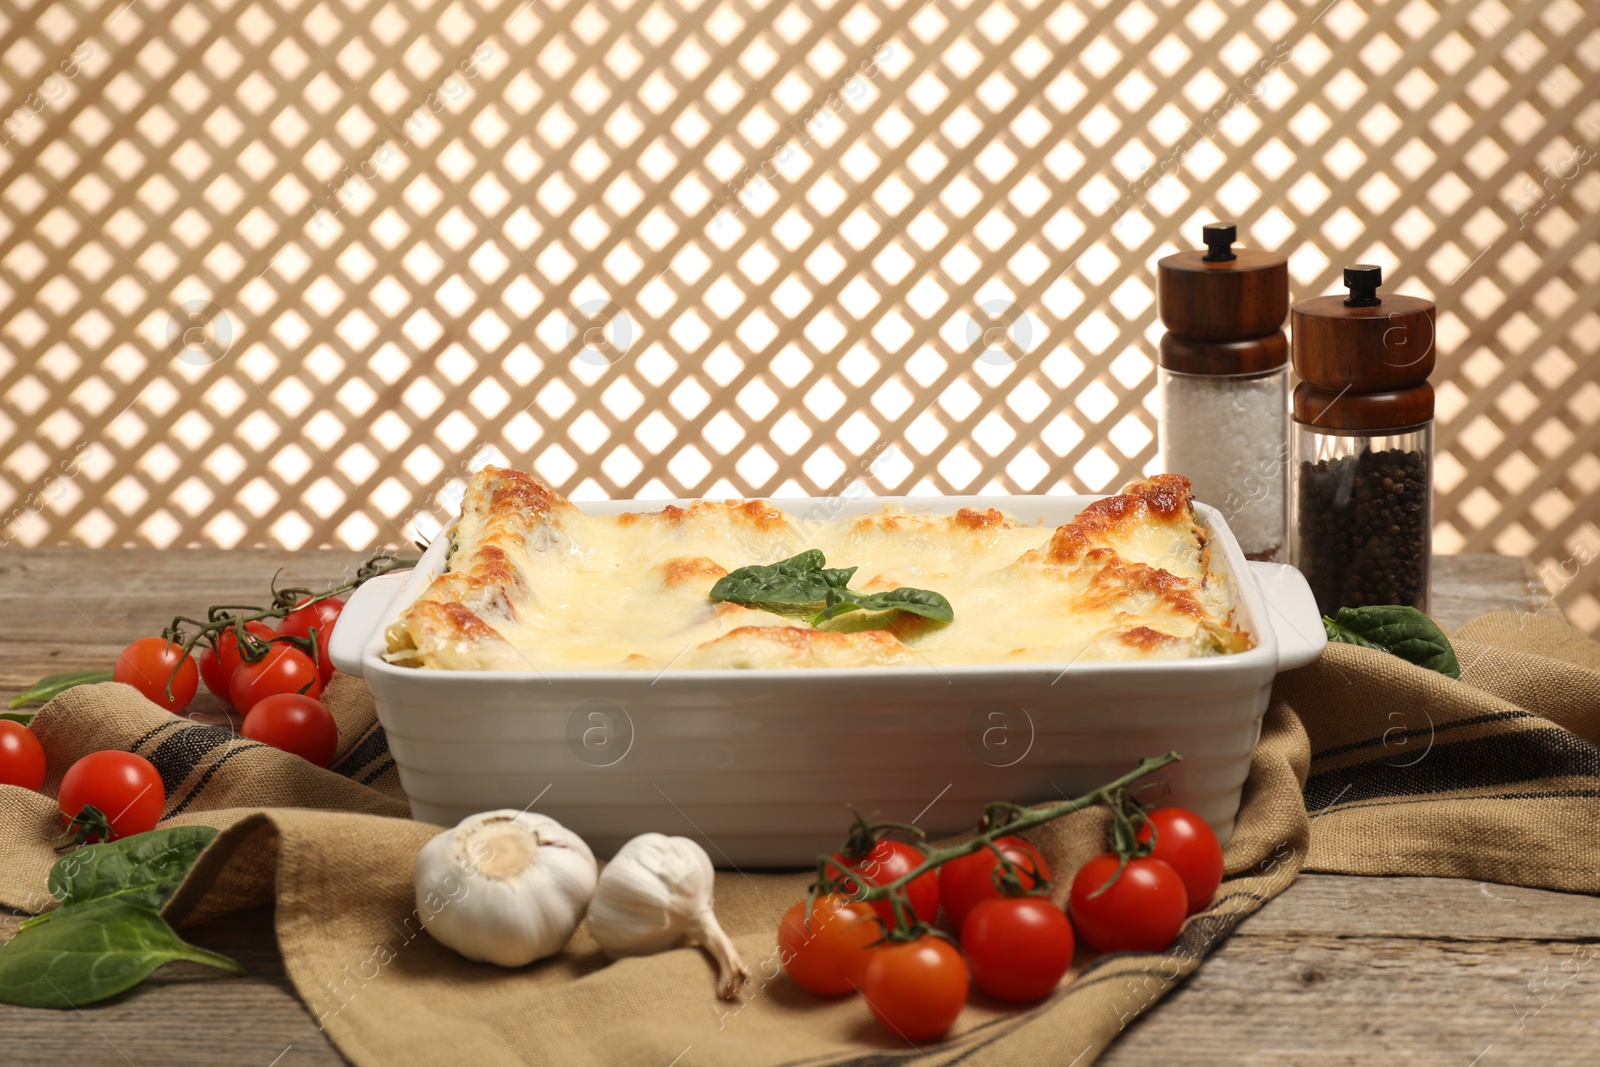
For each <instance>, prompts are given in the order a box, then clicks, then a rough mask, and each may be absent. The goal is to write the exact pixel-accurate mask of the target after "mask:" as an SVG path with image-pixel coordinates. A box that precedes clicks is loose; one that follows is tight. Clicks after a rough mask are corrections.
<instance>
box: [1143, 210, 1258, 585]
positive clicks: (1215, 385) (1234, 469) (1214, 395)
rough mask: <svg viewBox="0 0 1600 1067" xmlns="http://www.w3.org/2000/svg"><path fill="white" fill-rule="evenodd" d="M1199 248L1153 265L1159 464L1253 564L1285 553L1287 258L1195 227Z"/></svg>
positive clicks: (1225, 231) (1217, 226)
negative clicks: (1186, 484) (1218, 517)
mask: <svg viewBox="0 0 1600 1067" xmlns="http://www.w3.org/2000/svg"><path fill="white" fill-rule="evenodd" d="M1202 233H1203V236H1204V239H1205V244H1206V248H1205V251H1203V252H1200V251H1194V252H1179V253H1177V254H1176V255H1171V256H1167V257H1166V258H1164V259H1162V260H1161V262H1160V263H1158V264H1157V265H1156V277H1157V284H1156V294H1157V296H1156V308H1157V312H1158V314H1159V315H1160V316H1161V323H1162V325H1163V326H1165V327H1166V328H1167V333H1166V334H1165V335H1163V336H1162V338H1161V354H1160V370H1159V373H1158V383H1159V384H1158V388H1159V391H1160V395H1161V467H1162V469H1163V470H1165V471H1167V472H1169V473H1172V474H1182V475H1185V476H1186V477H1188V479H1189V481H1190V482H1191V483H1192V484H1193V486H1194V494H1195V497H1196V499H1198V500H1199V501H1201V502H1202V503H1205V504H1210V505H1212V506H1213V507H1215V508H1217V509H1218V510H1219V511H1221V512H1222V515H1223V517H1224V518H1225V519H1226V520H1227V522H1228V526H1229V528H1230V529H1232V530H1233V533H1234V536H1235V537H1236V538H1237V539H1238V541H1239V546H1240V547H1241V548H1243V549H1244V552H1245V555H1247V556H1249V557H1250V558H1251V559H1260V560H1273V559H1277V558H1278V557H1279V555H1280V554H1281V552H1282V550H1283V546H1284V539H1285V536H1286V533H1285V524H1286V514H1287V510H1288V504H1287V497H1288V491H1289V474H1288V439H1289V426H1288V421H1289V418H1288V388H1289V343H1288V340H1287V339H1286V338H1285V337H1284V335H1283V320H1284V317H1285V316H1286V315H1287V314H1288V312H1289V261H1288V260H1287V259H1286V258H1285V257H1283V256H1281V255H1278V254H1276V253H1273V252H1262V251H1259V250H1256V249H1251V248H1238V249H1236V248H1234V247H1233V242H1234V240H1235V239H1236V238H1237V233H1238V231H1237V229H1236V228H1235V227H1234V225H1233V224H1232V223H1222V222H1213V223H1209V224H1207V225H1206V226H1205V227H1203V229H1202Z"/></svg>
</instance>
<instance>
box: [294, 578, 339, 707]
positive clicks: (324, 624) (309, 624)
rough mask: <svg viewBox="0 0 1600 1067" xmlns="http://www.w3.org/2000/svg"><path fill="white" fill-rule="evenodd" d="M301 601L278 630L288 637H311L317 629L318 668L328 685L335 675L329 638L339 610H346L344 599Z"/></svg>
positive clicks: (333, 597)
mask: <svg viewBox="0 0 1600 1067" xmlns="http://www.w3.org/2000/svg"><path fill="white" fill-rule="evenodd" d="M300 603H301V604H303V605H304V606H303V607H297V608H295V609H294V610H293V611H291V612H289V614H288V615H285V616H284V618H283V622H281V623H279V624H278V632H279V633H280V634H283V635H285V636H288V637H310V636H311V630H312V629H313V628H315V629H316V631H317V669H318V670H319V671H320V672H321V674H322V682H323V684H324V685H326V684H327V682H328V679H329V678H332V677H333V660H331V659H329V658H328V639H329V638H330V637H332V636H333V624H334V623H336V622H338V621H339V612H341V611H343V610H344V601H343V600H340V599H339V598H338V597H336V596H331V597H329V598H328V599H326V600H319V601H317V602H316V603H315V604H306V602H305V601H304V600H302V601H301V602H300Z"/></svg>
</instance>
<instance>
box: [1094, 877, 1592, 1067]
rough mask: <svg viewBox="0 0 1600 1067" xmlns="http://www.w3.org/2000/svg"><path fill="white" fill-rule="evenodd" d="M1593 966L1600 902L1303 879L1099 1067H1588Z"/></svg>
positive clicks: (1455, 887) (1432, 884)
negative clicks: (1392, 1066)
mask: <svg viewBox="0 0 1600 1067" xmlns="http://www.w3.org/2000/svg"><path fill="white" fill-rule="evenodd" d="M1422 928H1426V929H1427V930H1428V931H1429V932H1427V933H1420V932H1409V933H1408V932H1403V931H1413V930H1419V929H1422ZM1385 929H1387V930H1388V931H1389V932H1387V933H1374V932H1369V931H1377V930H1385ZM1447 931H1448V932H1447ZM1597 956H1600V901H1597V900H1595V899H1594V898H1590V897H1575V896H1567V895H1564V894H1559V893H1546V892H1541V891H1539V890H1531V889H1510V888H1507V887H1504V886H1482V885H1480V884H1478V883H1473V882H1465V881H1458V880H1454V879H1432V878H1352V877H1345V876H1334V875H1306V876H1304V877H1302V878H1301V879H1300V880H1299V881H1297V882H1296V883H1295V884H1294V885H1293V886H1291V887H1290V888H1289V889H1288V890H1287V891H1286V892H1285V893H1284V894H1283V895H1282V896H1280V897H1278V898H1277V899H1275V900H1273V901H1272V902H1271V903H1270V904H1268V905H1267V906H1266V907H1264V908H1263V909H1262V910H1261V911H1260V912H1259V913H1258V914H1257V915H1255V916H1253V917H1252V918H1251V919H1249V920H1247V921H1246V922H1245V923H1243V924H1242V925H1241V926H1240V928H1239V930H1238V931H1237V932H1236V933H1235V934H1234V936H1233V938H1232V939H1230V940H1229V941H1228V942H1227V943H1225V944H1224V945H1223V946H1222V947H1221V948H1220V949H1218V950H1217V951H1216V952H1214V953H1213V954H1212V956H1211V957H1210V959H1208V960H1207V961H1206V963H1205V965H1204V966H1203V967H1201V968H1200V970H1199V971H1198V972H1196V974H1195V975H1194V976H1193V977H1192V978H1191V979H1190V980H1189V981H1188V982H1187V983H1186V984H1185V985H1184V986H1183V987H1182V988H1180V989H1179V990H1178V991H1177V992H1175V993H1174V994H1173V995H1172V996H1170V997H1168V998H1167V999H1166V1000H1165V1001H1164V1002H1162V1003H1161V1005H1160V1007H1159V1009H1158V1010H1156V1011H1154V1012H1152V1013H1150V1014H1149V1015H1148V1016H1146V1017H1145V1018H1143V1019H1140V1020H1139V1021H1138V1022H1136V1023H1134V1024H1133V1025H1132V1026H1131V1027H1130V1028H1129V1029H1128V1031H1127V1033H1126V1034H1124V1035H1123V1037H1122V1038H1121V1040H1119V1041H1118V1042H1117V1043H1116V1044H1115V1045H1113V1046H1112V1048H1111V1050H1110V1051H1109V1052H1108V1053H1107V1055H1106V1056H1105V1057H1103V1058H1102V1059H1101V1061H1100V1062H1101V1063H1103V1064H1105V1065H1106V1067H1135V1065H1140V1064H1151V1063H1159V1064H1166V1065H1172V1067H1190V1065H1193V1067H1199V1065H1207V1067H1209V1065H1212V1064H1217V1063H1224V1062H1226V1063H1229V1064H1234V1065H1238V1067H1281V1065H1282V1064H1285V1063H1295V1064H1331V1065H1334V1067H1344V1065H1346V1064H1350V1065H1356V1064H1360V1065H1366V1064H1369V1063H1394V1062H1405V1063H1430V1064H1432V1063H1438V1064H1454V1065H1456V1067H1471V1065H1474V1064H1481V1065H1482V1067H1491V1065H1495V1067H1499V1065H1507V1064H1515V1065H1528V1067H1534V1065H1544V1064H1557V1063H1559V1064H1567V1063H1570V1064H1578V1063H1593V1062H1594V1061H1595V1051H1594V1019H1595V1018H1596V1016H1597V1015H1600V967H1596V966H1595V959H1596V957H1597Z"/></svg>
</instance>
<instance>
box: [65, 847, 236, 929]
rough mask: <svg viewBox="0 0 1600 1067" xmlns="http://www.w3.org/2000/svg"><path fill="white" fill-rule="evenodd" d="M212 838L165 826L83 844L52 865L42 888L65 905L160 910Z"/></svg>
mask: <svg viewBox="0 0 1600 1067" xmlns="http://www.w3.org/2000/svg"><path fill="white" fill-rule="evenodd" d="M216 836H217V831H216V830H214V829H212V828H211V827H209V826H169V827H167V828H165V829H162V830H151V831H149V832H148V833H143V834H134V835H133V836H132V837H123V838H118V839H117V840H115V841H107V842H105V843H103V844H98V845H89V846H87V847H85V848H80V849H78V850H77V851H75V852H69V853H67V854H66V855H65V856H62V857H61V858H60V859H59V860H57V861H56V865H55V866H54V867H52V868H51V869H50V878H49V880H48V882H47V883H46V884H47V885H48V886H49V888H50V893H51V895H52V896H54V897H55V898H56V899H57V900H59V901H61V903H62V904H63V905H67V906H76V905H79V904H86V903H88V902H90V901H94V900H111V899H117V900H124V901H127V902H128V903H129V904H137V905H138V906H139V907H141V908H149V909H150V910H151V911H160V910H161V909H162V908H163V907H165V906H166V903H167V901H169V900H171V899H172V894H174V893H176V892H177V891H178V886H180V885H182V884H183V879H184V877H185V876H186V875H187V874H188V873H189V868H190V867H193V866H194V861H195V860H197V859H199V858H200V853H202V852H204V851H205V850H206V846H207V845H209V844H211V842H212V840H213V839H214V838H215V837H216ZM59 913H60V912H59V910H58V911H55V912H49V913H47V914H51V915H55V914H59Z"/></svg>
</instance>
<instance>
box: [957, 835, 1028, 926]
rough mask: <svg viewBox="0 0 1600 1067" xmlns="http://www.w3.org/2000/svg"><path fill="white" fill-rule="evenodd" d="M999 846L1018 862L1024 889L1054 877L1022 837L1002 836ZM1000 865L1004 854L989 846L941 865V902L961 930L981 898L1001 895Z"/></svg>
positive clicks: (997, 843) (1018, 874)
mask: <svg viewBox="0 0 1600 1067" xmlns="http://www.w3.org/2000/svg"><path fill="white" fill-rule="evenodd" d="M995 845H996V847H998V848H999V849H1000V851H1001V852H1002V853H1004V854H1005V857H1006V859H1008V860H1010V861H1011V862H1012V863H1015V864H1016V865H1017V876H1018V877H1019V878H1020V879H1021V880H1022V887H1023V888H1024V889H1032V888H1034V887H1035V886H1037V885H1038V884H1039V883H1040V881H1045V882H1048V881H1049V880H1050V868H1049V867H1048V866H1047V865H1046V864H1045V862H1044V857H1043V856H1041V855H1040V854H1039V850H1038V849H1036V848H1034V847H1033V846H1032V845H1030V844H1028V843H1027V842H1026V841H1024V840H1023V839H1022V838H1020V837H1002V838H1000V839H999V840H997V841H996V842H995ZM999 867H1000V857H999V856H996V855H995V854H994V849H989V848H985V849H979V850H978V851H977V852H969V853H968V854H967V855H965V856H960V857H958V858H956V859H953V860H951V861H950V862H949V863H946V864H945V865H944V866H943V867H940V868H939V903H940V904H943V905H944V913H945V916H946V918H948V919H949V920H950V925H951V926H953V927H955V929H956V930H957V931H958V932H959V931H960V930H961V929H962V927H963V926H964V925H965V923H966V921H967V916H968V915H970V914H971V913H972V909H973V908H975V907H977V906H978V904H979V903H980V902H981V901H985V900H993V899H995V898H997V897H999V896H1000V890H999V889H998V888H997V887H996V886H995V884H994V878H995V872H996V871H997V870H998V869H999ZM1030 870H1033V871H1038V872H1039V877H1038V878H1034V877H1033V876H1032V875H1030V874H1028V873H1027V872H1028V871H1030Z"/></svg>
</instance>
